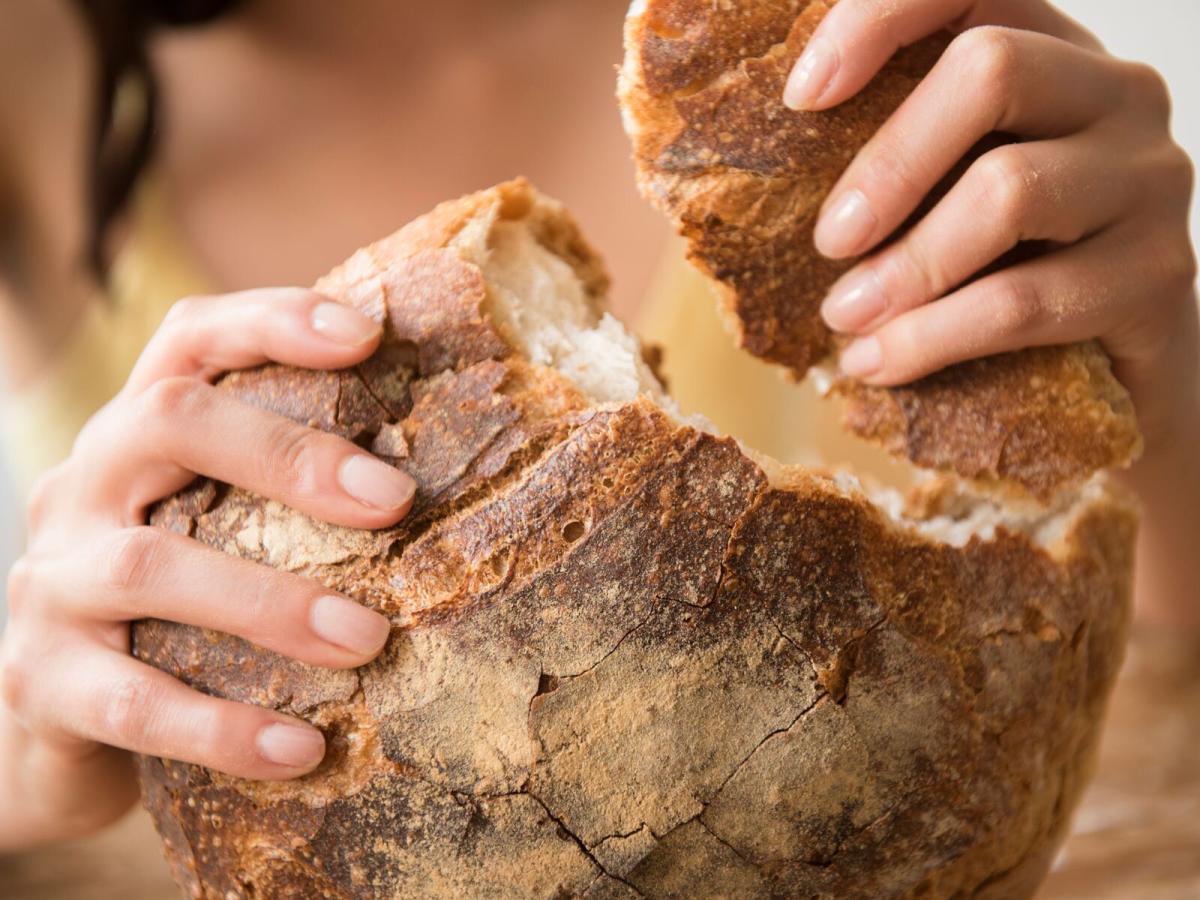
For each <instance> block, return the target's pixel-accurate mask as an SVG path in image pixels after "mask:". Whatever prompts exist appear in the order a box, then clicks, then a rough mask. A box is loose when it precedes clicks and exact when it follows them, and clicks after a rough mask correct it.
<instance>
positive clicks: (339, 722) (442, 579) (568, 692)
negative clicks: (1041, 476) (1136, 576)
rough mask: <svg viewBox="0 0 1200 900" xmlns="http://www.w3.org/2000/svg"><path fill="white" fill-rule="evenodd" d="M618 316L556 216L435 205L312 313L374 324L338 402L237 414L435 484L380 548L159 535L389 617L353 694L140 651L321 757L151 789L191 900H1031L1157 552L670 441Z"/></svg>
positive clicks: (960, 495)
mask: <svg viewBox="0 0 1200 900" xmlns="http://www.w3.org/2000/svg"><path fill="white" fill-rule="evenodd" d="M605 285H606V278H605V277H604V273H603V267H602V265H601V263H600V261H599V259H598V258H597V257H596V255H595V254H594V253H593V252H592V251H591V249H590V248H589V247H588V246H587V244H586V242H584V241H583V239H582V238H581V237H580V235H579V231H578V229H577V228H576V226H575V224H574V222H573V221H572V220H571V218H570V217H569V216H568V214H567V213H566V212H565V210H564V209H563V208H562V207H561V206H560V205H559V204H557V203H555V202H553V201H551V200H548V199H546V198H544V197H542V196H540V195H538V194H537V193H536V192H535V191H534V190H533V189H532V188H531V187H530V186H529V185H528V184H527V183H525V182H523V181H516V182H512V183H508V184H504V185H500V186H499V187H497V188H494V189H492V190H489V191H484V192H482V193H479V194H475V195H472V196H470V197H466V198H463V199H461V200H458V201H454V202H452V203H447V204H444V205H442V206H440V207H438V208H437V209H436V210H435V211H434V212H432V213H430V214H429V215H428V216H425V217H423V218H421V219H419V220H417V221H416V222H414V223H413V224H411V225H409V226H408V227H407V228H405V229H403V230H401V231H400V232H398V233H397V234H396V235H394V236H393V237H391V238H388V239H386V240H384V241H382V242H380V243H378V244H376V245H374V246H373V247H370V248H367V249H366V250H363V251H360V252H359V253H357V254H355V256H354V257H352V258H351V259H350V260H349V261H348V262H347V263H346V264H345V265H343V266H342V267H340V268H338V269H337V270H335V271H334V272H333V273H332V274H330V275H329V276H328V277H327V278H325V279H323V280H322V281H321V282H319V284H318V285H317V287H318V288H319V289H320V290H321V291H323V292H324V293H326V294H328V295H330V296H332V297H334V298H336V299H338V300H340V301H341V302H344V303H347V304H351V305H353V306H355V307H357V308H358V309H360V310H363V311H365V312H367V313H368V314H371V315H373V316H375V317H376V318H378V319H379V320H380V321H382V322H384V324H385V335H384V340H383V343H382V345H381V347H380V349H379V350H378V352H377V353H376V354H375V356H374V357H372V358H371V359H370V360H368V361H367V362H366V363H364V364H362V365H360V366H358V367H357V368H355V369H350V370H346V371H342V372H304V371H300V370H296V369H290V368H288V367H285V366H275V365H271V366H265V367H263V368H260V369H256V370H253V371H249V372H237V373H233V374H231V375H228V376H226V377H225V378H224V379H223V380H222V381H221V382H220V383H219V385H218V390H221V391H227V392H232V393H234V394H236V395H237V396H239V397H242V398H243V399H245V400H246V401H247V402H251V403H255V404H257V405H259V406H261V407H264V408H266V409H270V410H273V411H275V412H277V413H280V414H282V415H286V416H289V417H291V418H293V419H295V420H297V421H300V422H304V423H306V424H309V425H312V426H314V427H318V428H322V429H324V430H326V431H331V432H335V433H338V434H343V435H346V436H348V437H351V438H352V439H354V440H357V441H359V442H360V443H362V444H364V445H366V446H377V447H378V448H379V449H380V452H383V453H384V454H385V455H386V456H388V458H390V459H392V460H393V461H394V463H395V464H396V465H398V466H402V467H403V468H405V469H406V470H407V471H409V472H410V473H412V475H413V476H414V477H415V478H416V480H417V482H418V495H417V501H416V505H415V508H414V511H413V513H412V514H411V515H410V516H409V517H408V518H407V519H405V520H404V521H403V522H401V523H400V524H398V525H397V526H395V527H393V528H390V529H384V530H382V531H378V532H366V531H356V530H352V529H345V528H337V527H334V526H330V525H326V524H323V523H319V522H316V521H314V520H312V519H309V518H307V517H306V516H303V515H301V514H300V513H297V512H295V511H293V510H289V509H287V508H286V507H284V506H282V505H280V504H278V503H275V502H272V501H269V500H266V499H264V498H262V497H258V496H255V495H253V494H251V493H249V492H247V491H244V490H241V489H240V488H236V487H232V486H229V485H223V484H216V483H213V482H211V481H200V482H197V483H196V484H195V485H193V486H191V487H190V488H188V489H187V490H185V491H183V492H181V493H180V494H178V495H176V496H175V497H173V498H171V499H169V500H167V501H165V502H164V503H162V504H161V505H159V507H158V508H157V509H156V510H155V511H154V513H153V516H152V522H153V524H155V525H157V526H159V527H162V528H169V529H172V530H175V531H178V532H181V533H185V534H189V535H192V536H193V537H195V538H196V539H197V540H200V541H202V542H204V543H205V544H208V545H210V546H213V547H215V548H218V549H220V550H223V551H225V552H227V553H230V554H233V555H236V556H239V557H242V558H245V559H250V560H255V561H258V562H261V563H265V564H267V565H271V566H274V567H277V568H280V569H284V570H287V571H290V572H295V573H299V574H302V575H305V576H308V577H311V578H315V579H318V580H319V581H321V582H323V583H324V584H325V585H327V586H328V587H329V588H330V589H333V590H337V591H340V592H343V593H345V594H346V595H348V596H351V597H354V598H356V599H358V600H360V601H361V602H363V603H365V604H367V605H369V606H370V607H372V608H374V609H377V610H379V611H381V612H383V613H384V614H386V615H387V616H389V617H390V619H391V621H392V622H393V633H392V636H391V639H390V640H389V642H388V645H387V647H386V649H385V650H384V652H383V654H382V655H381V656H380V657H379V658H378V659H377V660H376V661H374V662H373V663H371V664H370V665H368V666H365V667H364V668H362V669H359V670H357V671H349V672H347V671H333V670H326V669H318V668H313V667H310V666H305V665H302V664H300V663H297V662H294V661H292V660H289V659H285V658H283V657H280V656H277V655H275V654H273V653H270V652H267V651H265V650H262V649H260V648H257V647H254V646H252V645H250V644H248V643H246V642H245V641H242V640H240V639H238V638H234V637H230V636H228V635H224V634H219V633H216V632H211V631H205V630H202V629H198V628H193V627H189V626H184V625H179V624H173V623H167V622H161V621H146V622H141V623H138V624H137V625H136V626H135V628H134V645H135V652H136V654H137V655H138V657H139V658H141V659H143V660H145V661H147V662H149V663H151V664H153V665H155V666H158V667H159V668H161V669H163V670H165V671H167V672H169V673H170V674H172V675H174V676H175V677H177V678H180V679H181V680H183V681H184V682H186V683H187V684H189V685H191V686H193V687H195V688H197V689H199V690H202V691H204V692H206V693H208V694H212V695H215V696H220V697H226V698H230V699H234V700H239V701H244V702H249V703H256V704H259V705H261V706H265V707H269V708H272V709H276V710H280V711H282V712H285V713H288V714H292V715H297V716H302V717H304V718H305V719H307V720H309V721H311V722H313V723H314V724H315V725H317V726H318V727H320V728H321V729H322V730H323V731H324V733H325V735H326V738H327V744H328V747H329V751H328V756H327V758H326V760H325V762H324V763H323V764H322V766H321V767H320V768H319V769H318V770H317V771H316V772H314V773H313V774H311V775H309V776H307V777H305V778H302V779H299V780H297V781H289V782H279V783H253V782H248V781H243V780H240V779H236V778H232V777H229V776H226V775H223V774H220V773H218V772H213V771H209V770H206V769H203V768H200V767H198V766H192V765H187V764H184V763H180V762H176V761H171V760H163V759H154V758H146V757H143V758H140V759H139V761H138V766H139V770H140V774H141V782H142V788H143V792H144V798H145V803H146V805H147V807H148V808H149V810H150V811H151V813H152V814H153V816H154V819H155V822H156V823H157V826H158V829H159V831H160V833H161V835H162V837H163V841H164V845H165V847H166V853H167V858H168V859H169V860H170V863H171V866H172V869H173V871H174V873H175V876H176V878H177V879H178V881H179V883H180V885H181V886H182V887H183V889H184V890H185V892H186V893H187V894H188V896H191V897H197V898H214V900H215V898H225V897H230V896H236V897H285V896H286V897H293V896H295V897H318V896H319V897H339V898H341V897H346V898H358V897H405V896H421V897H448V898H450V897H454V898H457V897H464V896H467V897H501V896H503V897H509V896H517V897H564V896H578V897H593V898H598V897H613V896H624V897H637V896H651V897H659V896H664V897H665V896H689V897H728V896H738V897H810V896H829V897H846V898H854V897H862V898H875V897H885V896H907V895H916V896H924V897H933V898H948V897H958V896H996V897H1006V898H1011V897H1021V896H1027V895H1028V894H1029V893H1030V892H1031V891H1032V886H1033V885H1035V884H1036V883H1037V881H1038V880H1039V879H1040V878H1041V876H1042V874H1043V873H1044V871H1045V870H1046V867H1047V866H1048V865H1049V862H1050V860H1051V858H1052V856H1053V854H1054V852H1055V848H1056V846H1057V844H1058V842H1059V839H1060V838H1061V836H1062V834H1063V832H1064V829H1065V827H1066V823H1067V820H1068V817H1069V815H1070V812H1071V810H1072V808H1073V807H1074V805H1075V802H1076V800H1077V799H1078V796H1079V793H1080V791H1081V789H1082V787H1083V785H1084V783H1085V781H1086V778H1087V773H1088V770H1089V765H1090V760H1091V757H1092V752H1093V748H1094V746H1095V743H1096V738H1097V734H1098V729H1099V724H1100V720H1101V716H1102V711H1103V707H1104V703H1105V698H1106V697H1107V695H1108V693H1109V690H1110V687H1111V684H1112V680H1113V678H1114V676H1115V674H1116V671H1117V668H1118V666H1119V662H1120V659H1121V652H1122V647H1123V634H1124V630H1125V627H1126V619H1127V617H1128V611H1129V596H1130V572H1131V561H1132V548H1133V540H1134V531H1135V522H1136V517H1135V515H1134V513H1133V511H1132V510H1131V508H1130V507H1129V505H1128V504H1127V503H1126V502H1125V500H1124V499H1122V497H1121V496H1120V495H1119V494H1118V493H1117V492H1115V491H1114V490H1113V488H1112V487H1111V486H1110V485H1109V484H1108V482H1107V480H1106V479H1105V477H1104V476H1103V475H1098V476H1096V477H1095V478H1093V479H1092V480H1090V481H1089V482H1088V484H1087V487H1086V488H1085V489H1083V490H1080V491H1078V492H1075V493H1074V494H1071V495H1070V496H1066V495H1064V496H1063V497H1061V498H1060V499H1059V500H1058V501H1056V504H1055V505H1053V506H1044V505H1040V504H1032V503H1030V504H1026V505H1021V504H1001V503H999V502H998V501H997V500H996V499H995V498H994V497H980V496H978V495H977V494H976V493H974V492H973V491H972V490H971V488H970V486H969V485H965V484H963V483H961V482H957V481H954V480H943V479H935V480H934V481H933V482H930V483H928V484H926V485H925V486H924V487H923V489H922V491H921V493H920V494H919V495H917V496H915V497H914V498H912V499H905V498H902V497H900V496H899V495H895V494H879V495H877V496H871V495H870V494H868V493H867V492H866V491H864V489H863V488H862V487H861V486H860V485H859V483H858V481H857V480H856V479H855V478H854V477H852V476H850V475H824V474H819V473H816V472H812V471H808V470H805V469H803V468H799V467H787V466H783V465H780V464H777V463H773V462H771V461H770V460H767V459H764V458H761V457H759V456H757V455H755V454H753V453H752V451H749V450H747V449H744V448H742V447H741V446H739V444H738V443H737V442H736V441H735V440H733V439H731V438H728V437H721V436H718V435H716V434H713V433H711V431H710V430H709V429H708V428H707V427H706V426H705V424H704V423H703V422H696V421H692V420H688V419H684V418H682V417H680V416H679V414H678V413H677V412H676V411H675V410H674V408H673V406H672V404H671V402H670V400H669V399H668V398H667V397H666V395H665V393H664V391H663V390H662V388H661V386H660V385H659V384H658V382H657V381H656V380H655V378H654V376H653V373H652V372H651V371H650V370H649V368H648V367H647V366H646V365H645V364H644V362H643V361H642V353H641V351H640V348H639V347H638V344H637V342H636V340H635V339H634V338H632V337H631V336H630V335H628V334H627V333H625V332H624V331H623V330H622V329H621V328H620V326H619V325H618V324H617V322H616V321H615V320H614V319H612V318H611V317H609V316H607V314H606V313H605V312H604V290H605Z"/></svg>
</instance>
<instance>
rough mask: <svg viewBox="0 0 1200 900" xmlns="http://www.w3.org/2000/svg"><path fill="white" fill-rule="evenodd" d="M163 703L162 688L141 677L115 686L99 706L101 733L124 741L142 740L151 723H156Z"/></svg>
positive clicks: (125, 680) (129, 679)
mask: <svg viewBox="0 0 1200 900" xmlns="http://www.w3.org/2000/svg"><path fill="white" fill-rule="evenodd" d="M163 700H164V696H163V690H162V688H161V687H160V686H159V685H158V684H156V683H155V682H154V681H153V680H152V679H150V678H147V677H145V676H142V675H134V676H132V677H128V678H125V679H123V680H121V681H119V682H117V683H116V684H115V685H113V686H112V687H111V688H110V689H109V691H108V693H107V696H105V697H104V699H103V701H102V704H101V707H102V711H101V715H102V717H103V718H102V726H103V728H104V730H105V733H106V734H112V735H119V736H121V737H124V738H133V737H144V736H146V734H147V733H148V731H149V729H150V726H151V723H153V722H155V721H157V720H159V719H160V715H159V712H160V711H161V708H162V705H163Z"/></svg>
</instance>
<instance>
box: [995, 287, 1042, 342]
mask: <svg viewBox="0 0 1200 900" xmlns="http://www.w3.org/2000/svg"><path fill="white" fill-rule="evenodd" d="M990 306H991V311H992V317H993V324H994V328H995V331H996V333H997V334H1001V335H1016V334H1023V333H1025V332H1027V331H1029V330H1030V329H1031V328H1033V326H1034V325H1036V323H1037V322H1038V321H1039V320H1040V318H1041V316H1042V301H1041V297H1040V296H1039V295H1038V291H1037V288H1036V286H1035V285H1034V283H1033V282H1032V281H1030V280H1029V279H1027V278H1016V277H1014V276H1012V275H1000V276H997V278H996V279H995V283H994V284H993V286H992V296H991V303H990Z"/></svg>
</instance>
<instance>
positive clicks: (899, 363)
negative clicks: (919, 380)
mask: <svg viewBox="0 0 1200 900" xmlns="http://www.w3.org/2000/svg"><path fill="white" fill-rule="evenodd" d="M880 340H881V341H882V342H883V345H884V347H883V357H884V359H885V360H886V361H887V370H888V372H889V373H890V374H891V375H892V376H893V378H894V380H895V381H897V382H900V383H904V382H908V381H912V380H913V379H914V378H916V377H918V376H919V375H921V374H923V373H924V372H925V370H926V368H927V365H928V362H927V359H926V357H927V350H926V348H927V347H928V342H927V341H922V340H921V336H920V334H919V333H918V328H917V327H916V326H915V324H914V323H913V321H912V317H910V316H901V317H900V318H898V319H896V320H894V321H893V322H891V323H889V324H888V325H887V326H886V328H885V329H884V330H883V331H882V332H881V333H880Z"/></svg>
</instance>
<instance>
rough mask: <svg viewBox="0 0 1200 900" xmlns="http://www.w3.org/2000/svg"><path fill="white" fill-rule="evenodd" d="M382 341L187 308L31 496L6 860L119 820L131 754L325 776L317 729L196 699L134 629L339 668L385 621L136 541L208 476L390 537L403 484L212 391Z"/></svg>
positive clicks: (258, 573)
mask: <svg viewBox="0 0 1200 900" xmlns="http://www.w3.org/2000/svg"><path fill="white" fill-rule="evenodd" d="M380 333H381V329H380V326H379V325H378V323H375V322H373V321H371V320H370V319H369V318H367V317H366V316H363V315H361V314H360V313H358V312H356V311H355V310H352V309H350V308H349V307H346V306H341V305H338V304H335V303H332V302H331V301H329V300H328V299H327V298H324V297H321V296H319V295H317V294H315V293H313V292H311V291H307V290H301V289H290V288H285V289H267V290H257V291H248V292H244V293H240V294H229V295H224V296H218V297H211V298H199V299H188V300H184V301H181V302H180V303H178V304H176V306H175V307H174V308H173V309H172V310H171V312H170V314H169V315H168V316H167V318H166V320H165V322H164V323H163V325H162V327H161V328H160V329H159V331H158V332H157V334H156V335H155V336H154V338H153V339H152V340H151V341H150V343H149V344H148V345H147V347H146V350H145V352H144V353H143V354H142V357H141V359H140V360H139V361H138V363H137V365H136V367H135V368H134V371H133V373H132V375H131V376H130V378H129V381H128V383H127V384H126V386H125V387H124V388H123V389H122V391H121V393H120V394H119V395H118V396H117V397H116V398H115V399H114V400H113V401H112V402H111V403H109V404H108V406H106V407H105V408H104V409H103V410H101V411H100V412H99V413H98V414H97V415H96V416H95V417H94V418H93V419H92V420H91V421H90V422H89V423H88V424H87V426H86V427H85V428H84V429H83V431H82V432H81V433H80V435H79V438H78V440H77V441H76V443H75V447H74V451H73V452H72V455H71V457H70V459H68V460H67V461H66V462H65V463H63V464H62V465H60V466H58V467H57V468H55V469H53V470H52V471H51V472H50V473H49V474H47V475H46V476H45V477H44V478H43V479H42V480H41V481H40V483H39V484H38V485H37V487H36V489H35V490H34V491H33V495H32V499H31V501H30V504H29V533H28V551H27V552H26V553H25V555H24V556H23V557H22V558H21V559H20V560H19V561H18V562H17V564H16V565H15V566H14V567H13V569H12V572H11V574H10V576H9V580H8V603H9V621H8V626H7V628H6V630H5V631H4V634H3V638H2V641H0V696H2V698H3V705H2V706H0V851H3V850H5V849H16V848H18V847H24V846H30V845H33V844H36V843H41V842H46V841H52V840H57V839H62V838H65V837H70V836H73V835H77V834H81V833H86V832H88V831H91V830H94V829H96V828H98V827H100V826H102V825H104V824H106V823H107V822H109V821H112V820H113V819H115V818H116V817H117V816H119V815H121V814H122V813H123V812H124V811H125V810H127V809H128V808H129V806H130V805H131V804H132V803H133V802H134V800H135V799H136V797H137V784H136V780H135V778H134V774H133V767H132V764H131V758H130V756H129V753H128V751H133V752H137V753H145V754H151V755H154V756H161V757H166V758H170V759H177V760H185V761H188V762H193V763H199V764H201V765H204V766H207V767H210V768H213V769H218V770H220V771H223V772H228V773H230V774H233V775H238V776H242V777H245V778H252V779H260V780H272V779H287V778H293V777H296V776H298V775H302V774H304V773H305V772H308V771H311V770H312V769H313V768H314V767H315V766H316V765H317V764H318V763H319V762H320V760H321V758H322V756H323V755H324V752H325V746H324V739H323V737H322V735H321V733H320V732H319V731H317V730H316V729H315V728H312V727H311V726H309V725H307V724H306V723H304V722H302V721H299V720H296V719H293V718H290V717H288V716H285V715H282V714H280V713H277V712H273V711H271V710H267V709H261V708H258V707H254V706H249V705H245V704H240V703H234V702H230V701H227V700H221V699H217V698H215V697H211V696H207V695H204V694H201V693H199V692H198V691H194V690H191V689H189V688H188V687H186V686H185V685H183V684H182V683H180V682H179V681H176V680H175V679H173V678H171V677H170V676H168V675H166V674H164V673H162V672H160V671H158V670H156V669H153V668H151V667H149V666H147V665H145V664H143V663H141V662H138V661H137V660H135V659H134V658H133V657H132V656H131V655H130V623H131V622H132V621H134V620H137V619H141V618H145V617H154V618H160V619H168V620H172V621H176V622H183V623H187V624H190V625H198V626H203V627H206V628H212V629H216V630H219V631H224V632H228V633H230V634H236V635H239V636H241V637H244V638H246V639H247V640H250V641H252V642H254V643H255V644H258V645H259V646H262V647H265V648H267V649H270V650H274V651H277V652H279V653H283V654H286V655H288V656H291V657H294V658H296V659H298V660H302V661H304V662H306V663H311V664H313V665H318V666H327V667H330V668H350V667H355V666H360V665H362V664H364V663H366V662H368V661H369V660H371V659H372V658H374V657H375V656H376V655H377V654H378V653H379V652H380V650H381V649H382V648H383V645H384V643H385V641H386V640H387V636H388V632H389V624H388V621H387V620H386V619H385V618H384V617H383V616H381V615H379V614H378V613H376V612H373V611H371V610H368V609H366V608H365V607H363V606H361V605H359V604H358V603H356V602H354V601H352V600H350V599H348V598H346V597H341V596H336V595H333V594H332V593H331V592H330V591H329V590H327V589H325V588H324V587H322V586H321V585H320V584H318V583H316V582H314V581H311V580H308V579H305V578H302V577H300V576H297V575H292V574H288V573H284V572H278V571H275V570H272V569H269V568H266V567H263V566H260V565H257V564H255V563H251V562H248V561H245V560H239V559H235V558H233V557H230V556H226V555H224V554H222V553H219V552H217V551H215V550H213V549H211V548H207V547H204V546H203V545H201V544H199V543H198V542H196V541H193V540H191V539H189V538H186V537H183V536H181V535H177V534H172V533H169V532H166V531H163V530H159V529H156V528H152V527H150V526H148V525H146V524H145V523H146V514H147V510H148V508H149V507H150V506H151V505H152V504H153V503H154V502H155V501H158V500H161V499H162V498H164V497H167V496H169V495H170V494H172V493H174V492H175V491H177V490H179V489H180V488H182V487H184V486H185V485H187V484H188V483H189V482H190V481H192V480H193V479H194V478H195V477H196V476H197V475H204V476H208V477H211V478H214V479H218V480H220V481H224V482H228V483H230V484H235V485H238V486H241V487H244V488H246V489H248V490H251V491H254V492H255V493H258V494H261V495H263V496H266V497H270V498H273V499H275V500H278V501H280V502H281V503H285V504H287V505H288V506H291V507H293V508H295V509H297V510H300V511H302V512H305V513H307V514H309V515H311V516H314V517H316V518H319V519H323V520H325V521H328V522H331V523H335V524H339V525H345V526H350V527H354V528H381V527H385V526H388V525H391V524H393V523H395V522H396V521H397V520H399V519H400V518H401V517H403V516H404V515H405V513H406V512H407V511H408V509H409V507H410V505H411V502H412V497H413V492H414V484H413V481H412V479H411V478H409V477H408V475H406V474H405V473H403V472H401V471H399V470H397V469H395V468H393V467H392V466H389V465H388V464H386V463H384V462H382V461H381V460H378V459H376V458H374V457H372V456H370V455H369V454H367V453H365V452H364V451H363V450H361V449H360V448H359V447H357V446H355V445H354V444H352V443H350V442H349V441H346V440H343V439H342V438H339V437H336V436H333V435H329V434H324V433H321V432H318V431H314V430H312V429H308V428H304V427H301V426H299V425H297V424H295V423H293V422H291V421H289V420H287V419H284V418H281V417H279V416H276V415H273V414H270V413H266V412H263V411H260V410H258V409H254V408H252V407H250V406H248V405H246V404H244V403H242V402H240V401H238V400H236V399H235V398H233V397H231V396H229V395H228V394H225V393H223V392H219V391H217V390H216V389H215V388H214V387H213V386H212V385H211V384H210V383H209V382H210V381H211V380H212V379H213V378H215V377H216V376H217V375H219V374H220V373H221V372H224V371H228V370H232V369H239V368H247V367H251V366H256V365H259V364H261V363H264V362H267V361H275V362H281V363H287V364H290V365H296V366H303V367H307V368H320V369H334V368H341V367H344V366H349V365H353V364H355V363H357V362H360V361H361V360H363V359H365V358H366V357H367V356H369V355H370V354H371V353H372V352H373V351H374V350H375V348H376V347H377V346H378V343H379V339H380Z"/></svg>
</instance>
